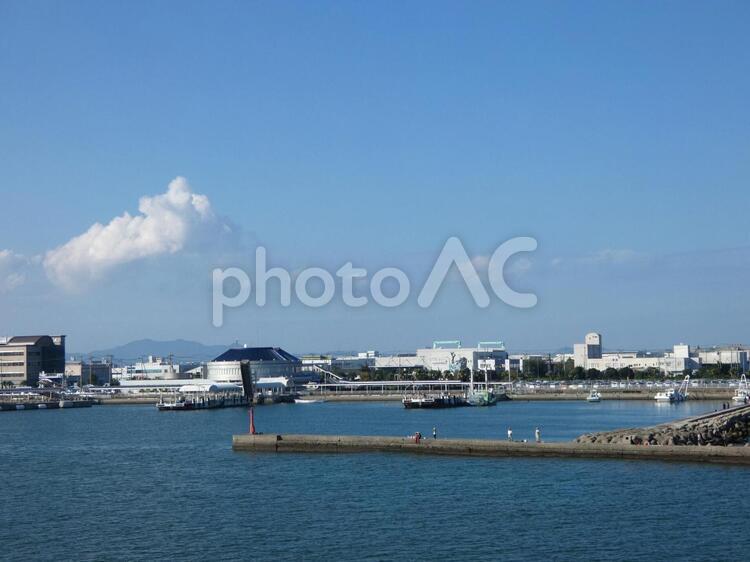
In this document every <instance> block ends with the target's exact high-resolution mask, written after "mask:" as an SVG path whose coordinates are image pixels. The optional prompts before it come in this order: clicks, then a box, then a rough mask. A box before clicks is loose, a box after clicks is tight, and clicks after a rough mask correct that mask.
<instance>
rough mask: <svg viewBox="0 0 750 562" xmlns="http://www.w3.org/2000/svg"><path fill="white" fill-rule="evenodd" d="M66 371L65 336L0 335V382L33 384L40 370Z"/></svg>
mask: <svg viewBox="0 0 750 562" xmlns="http://www.w3.org/2000/svg"><path fill="white" fill-rule="evenodd" d="M63 372H65V336H13V337H4V338H0V382H1V383H12V384H13V386H22V385H28V386H36V385H37V383H38V382H39V373H49V374H53V373H63Z"/></svg>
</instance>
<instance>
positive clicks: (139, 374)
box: [112, 355, 182, 381]
mask: <svg viewBox="0 0 750 562" xmlns="http://www.w3.org/2000/svg"><path fill="white" fill-rule="evenodd" d="M181 376H182V373H181V372H180V365H175V364H174V363H172V361H169V360H165V359H162V358H161V357H154V356H153V355H149V356H148V358H147V360H146V361H139V362H137V363H135V364H133V365H125V366H123V367H113V368H112V378H113V379H115V380H121V381H122V380H130V379H135V380H144V379H151V380H169V379H179V378H180V377H181Z"/></svg>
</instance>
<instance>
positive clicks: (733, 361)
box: [696, 346, 750, 373]
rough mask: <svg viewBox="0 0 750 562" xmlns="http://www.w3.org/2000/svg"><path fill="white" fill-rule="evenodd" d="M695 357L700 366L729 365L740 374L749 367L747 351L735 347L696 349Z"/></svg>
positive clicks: (749, 358) (749, 356)
mask: <svg viewBox="0 0 750 562" xmlns="http://www.w3.org/2000/svg"><path fill="white" fill-rule="evenodd" d="M696 355H697V357H698V359H699V360H700V363H701V364H702V365H731V366H733V367H737V368H738V369H739V370H740V371H741V372H743V373H744V372H746V371H747V370H748V367H749V366H750V363H749V360H750V355H749V354H748V350H746V349H741V348H740V347H739V346H737V347H726V348H712V349H706V350H703V349H698V350H696Z"/></svg>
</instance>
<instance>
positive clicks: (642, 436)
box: [576, 406, 750, 446]
mask: <svg viewBox="0 0 750 562" xmlns="http://www.w3.org/2000/svg"><path fill="white" fill-rule="evenodd" d="M748 437H750V406H738V407H735V408H730V409H728V410H719V411H717V412H711V413H709V414H703V415H700V416H695V417H692V418H688V419H684V420H680V421H676V422H671V423H665V424H660V425H655V426H652V427H641V428H629V429H618V430H615V431H605V432H600V433H587V434H586V435H581V436H580V437H578V438H577V439H576V443H596V444H612V445H717V446H729V445H733V446H737V445H746V444H747V443H748Z"/></svg>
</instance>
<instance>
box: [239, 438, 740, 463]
mask: <svg viewBox="0 0 750 562" xmlns="http://www.w3.org/2000/svg"><path fill="white" fill-rule="evenodd" d="M232 448H233V449H234V450H235V451H250V452H276V453H362V452H376V453H411V454H426V455H453V456H467V457H535V458H561V457H563V458H595V459H597V458H598V459H621V460H661V461H691V462H706V463H728V464H741V465H748V466H750V447H743V446H736V447H714V446H710V445H709V446H689V445H688V446H686V445H681V446H675V445H672V446H669V445H660V446H646V445H643V446H636V445H626V444H607V443H575V442H562V443H522V442H513V441H499V440H484V439H438V440H435V439H422V440H421V441H420V442H419V443H417V442H416V441H415V440H414V438H411V437H377V436H355V435H275V434H269V435H235V436H234V438H233V440H232Z"/></svg>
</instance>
